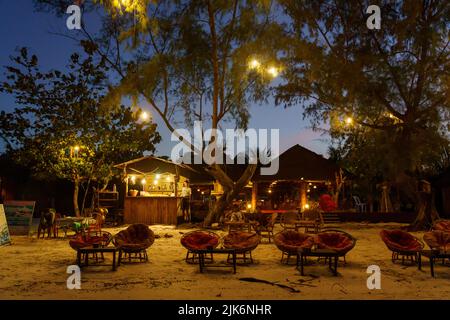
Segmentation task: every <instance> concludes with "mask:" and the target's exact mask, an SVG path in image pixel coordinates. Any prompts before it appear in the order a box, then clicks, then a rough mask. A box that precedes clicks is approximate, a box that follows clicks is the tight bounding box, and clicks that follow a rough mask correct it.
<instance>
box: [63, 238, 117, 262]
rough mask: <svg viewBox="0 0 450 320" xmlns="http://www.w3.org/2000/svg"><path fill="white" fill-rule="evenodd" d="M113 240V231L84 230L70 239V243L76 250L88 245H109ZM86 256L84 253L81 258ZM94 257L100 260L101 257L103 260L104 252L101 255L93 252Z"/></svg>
mask: <svg viewBox="0 0 450 320" xmlns="http://www.w3.org/2000/svg"><path fill="white" fill-rule="evenodd" d="M111 240H112V235H111V233H109V232H107V231H92V232H83V233H79V234H77V235H76V236H75V238H73V239H71V240H70V241H69V245H70V247H71V248H72V249H74V250H75V251H78V249H82V248H87V247H107V246H108V245H109V243H110V242H111ZM84 258H85V256H84V254H82V256H81V260H83V259H84ZM92 259H94V260H95V261H96V262H98V261H99V260H100V259H101V260H103V253H101V256H100V257H99V256H98V255H97V253H92Z"/></svg>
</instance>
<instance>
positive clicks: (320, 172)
mask: <svg viewBox="0 0 450 320" xmlns="http://www.w3.org/2000/svg"><path fill="white" fill-rule="evenodd" d="M340 170H341V169H340V168H339V166H337V165H336V163H335V162H333V161H332V160H329V159H326V158H324V157H323V156H321V155H319V154H317V153H315V152H313V151H311V150H308V149H306V148H304V147H302V146H300V145H295V146H293V147H291V148H290V149H288V150H286V151H285V152H283V153H282V154H281V155H280V156H279V170H278V172H277V173H276V174H275V175H261V174H260V172H259V170H257V172H256V174H255V175H254V177H253V179H252V202H251V204H252V207H253V208H254V207H255V206H256V205H257V203H258V204H259V205H261V207H262V208H263V209H266V210H304V209H307V208H309V206H310V201H313V198H314V195H319V194H323V193H328V192H331V191H332V190H333V188H335V187H336V180H339V173H340Z"/></svg>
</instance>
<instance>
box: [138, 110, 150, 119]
mask: <svg viewBox="0 0 450 320" xmlns="http://www.w3.org/2000/svg"><path fill="white" fill-rule="evenodd" d="M140 118H141V120H142V121H147V120H148V119H149V118H150V115H149V114H148V112H147V111H142V113H141V116H140Z"/></svg>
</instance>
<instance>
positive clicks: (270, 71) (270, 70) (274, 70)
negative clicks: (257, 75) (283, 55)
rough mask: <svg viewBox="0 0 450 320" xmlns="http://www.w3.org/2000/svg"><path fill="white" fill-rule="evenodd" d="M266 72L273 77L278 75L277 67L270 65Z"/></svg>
mask: <svg viewBox="0 0 450 320" xmlns="http://www.w3.org/2000/svg"><path fill="white" fill-rule="evenodd" d="M267 72H268V73H269V74H270V75H271V76H272V77H274V78H276V77H278V69H277V68H275V67H270V68H269V69H267Z"/></svg>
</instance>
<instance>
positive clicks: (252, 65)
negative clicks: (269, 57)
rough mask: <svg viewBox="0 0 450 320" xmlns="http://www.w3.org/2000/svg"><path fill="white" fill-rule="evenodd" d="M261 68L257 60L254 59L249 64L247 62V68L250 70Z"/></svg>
mask: <svg viewBox="0 0 450 320" xmlns="http://www.w3.org/2000/svg"><path fill="white" fill-rule="evenodd" d="M260 66H261V63H260V62H259V61H258V60H256V59H252V60H251V61H250V62H249V64H248V67H249V68H250V69H257V68H259V67H260Z"/></svg>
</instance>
